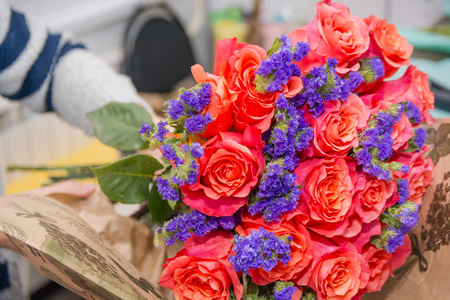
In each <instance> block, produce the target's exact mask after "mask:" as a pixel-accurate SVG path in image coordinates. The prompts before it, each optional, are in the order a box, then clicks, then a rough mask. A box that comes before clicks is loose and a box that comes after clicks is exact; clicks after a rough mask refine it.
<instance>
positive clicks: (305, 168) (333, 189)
mask: <svg viewBox="0 0 450 300" xmlns="http://www.w3.org/2000/svg"><path fill="white" fill-rule="evenodd" d="M355 168H356V162H355V161H353V160H348V162H347V160H346V159H344V158H340V157H330V158H326V159H309V160H306V161H304V162H301V163H300V165H299V166H298V167H297V168H296V169H295V171H294V172H295V174H296V175H297V177H298V178H297V180H296V184H297V185H301V186H304V188H303V193H302V195H301V196H300V200H301V201H299V202H300V204H299V206H298V207H297V210H296V213H297V215H295V216H294V218H297V219H299V220H301V222H302V223H303V224H304V225H305V226H306V227H307V228H309V229H311V230H313V231H315V232H317V233H319V234H321V235H324V236H326V237H333V236H336V235H342V234H344V233H346V235H348V236H354V235H356V234H357V233H358V232H359V231H360V230H361V223H359V226H355V225H357V224H351V222H350V219H349V217H350V216H351V215H352V214H353V212H354V209H355V205H356V202H354V201H353V200H352V195H353V189H354V184H355V183H356V180H357V174H356V169H355ZM350 225H352V227H349V226H350ZM349 228H352V231H353V232H348V231H347V229H349Z"/></svg>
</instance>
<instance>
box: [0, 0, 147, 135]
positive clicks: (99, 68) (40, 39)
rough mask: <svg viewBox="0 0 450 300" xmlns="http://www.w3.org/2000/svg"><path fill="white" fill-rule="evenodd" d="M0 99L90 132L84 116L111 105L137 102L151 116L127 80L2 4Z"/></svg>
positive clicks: (84, 51) (76, 47)
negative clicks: (53, 115)
mask: <svg viewBox="0 0 450 300" xmlns="http://www.w3.org/2000/svg"><path fill="white" fill-rule="evenodd" d="M0 95H3V96H4V97H6V98H9V99H11V100H20V101H23V102H24V103H25V104H27V105H28V106H29V107H31V109H33V110H35V111H38V112H44V111H55V112H56V113H57V114H58V115H60V116H61V117H62V118H63V119H64V120H66V121H67V122H69V123H70V124H73V125H76V126H78V127H81V128H82V129H83V130H84V131H86V132H88V133H92V129H91V127H90V123H89V121H88V119H87V118H86V116H85V114H86V113H87V112H89V111H92V110H95V109H97V108H99V107H101V106H103V105H105V104H107V103H109V102H112V101H115V102H123V103H130V102H131V103H137V104H139V105H141V106H142V107H144V108H145V109H146V110H148V111H149V112H150V113H153V111H152V109H151V107H150V106H149V105H148V104H147V103H146V102H145V101H143V100H142V98H140V97H139V95H138V94H137V93H136V90H135V88H134V86H133V84H132V83H131V80H130V79H129V78H128V77H126V76H124V75H120V74H117V73H116V72H115V71H114V70H113V69H112V68H111V67H110V66H108V65H107V64H106V63H105V62H103V61H101V60H100V59H98V58H97V57H95V56H94V55H93V54H91V53H90V52H89V51H87V50H86V49H85V48H84V47H83V46H82V45H81V44H78V43H74V42H72V41H71V40H70V39H68V37H67V35H65V34H50V33H49V32H48V31H47V29H46V27H45V26H44V25H43V24H42V23H40V22H38V21H35V20H32V19H30V18H27V17H26V16H24V15H22V14H20V13H18V12H15V11H14V10H11V9H10V7H9V6H8V4H6V3H5V2H2V1H0Z"/></svg>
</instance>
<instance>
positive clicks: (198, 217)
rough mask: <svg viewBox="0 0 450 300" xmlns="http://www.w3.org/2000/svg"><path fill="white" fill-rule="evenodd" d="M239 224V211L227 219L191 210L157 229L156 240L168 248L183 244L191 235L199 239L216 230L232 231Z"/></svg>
mask: <svg viewBox="0 0 450 300" xmlns="http://www.w3.org/2000/svg"><path fill="white" fill-rule="evenodd" d="M240 222H241V211H240V210H239V211H237V212H236V213H235V214H234V215H232V216H229V217H210V216H208V215H205V214H204V213H201V212H199V211H197V210H191V211H189V213H185V214H180V215H178V216H176V217H174V218H173V219H172V220H170V221H168V222H165V223H164V226H163V227H160V228H158V230H157V237H156V238H157V239H159V240H165V244H166V245H167V246H170V245H173V244H174V243H175V241H182V242H185V241H186V240H187V238H189V237H192V236H193V235H194V236H199V237H201V236H204V235H205V234H207V233H208V232H211V231H213V230H216V229H220V228H222V229H225V230H233V229H234V228H235V227H236V226H237V225H238V224H239V223H240Z"/></svg>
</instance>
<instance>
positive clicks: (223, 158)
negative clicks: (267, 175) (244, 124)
mask: <svg viewBox="0 0 450 300" xmlns="http://www.w3.org/2000/svg"><path fill="white" fill-rule="evenodd" d="M202 146H203V149H204V151H205V155H204V156H203V157H202V158H201V159H199V160H198V163H199V176H198V181H197V183H195V184H193V185H183V186H181V187H180V188H181V192H182V193H183V202H184V203H186V204H187V205H189V206H190V207H191V208H192V209H197V210H199V211H201V212H202V213H205V214H207V215H210V216H216V217H219V216H230V215H232V214H233V213H235V212H236V211H237V210H238V209H239V208H241V207H242V206H243V205H245V204H247V202H248V194H249V193H250V191H251V190H252V189H254V188H255V187H256V186H257V184H258V182H259V179H260V178H261V175H262V173H263V171H264V169H265V166H266V162H265V159H264V155H263V151H262V148H263V146H264V143H263V142H262V140H261V131H260V130H259V129H257V128H255V127H249V128H247V129H246V130H245V131H244V133H243V134H241V133H237V132H220V133H219V135H218V136H216V137H214V138H212V139H210V140H208V141H207V142H206V143H205V144H203V145H202Z"/></svg>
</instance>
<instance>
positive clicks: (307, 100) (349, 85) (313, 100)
mask: <svg viewBox="0 0 450 300" xmlns="http://www.w3.org/2000/svg"><path fill="white" fill-rule="evenodd" d="M336 66H337V60H336V58H330V59H328V62H327V64H326V65H325V66H318V67H314V68H313V69H312V70H311V71H310V72H309V73H308V74H307V75H305V76H303V77H302V80H303V89H302V91H301V92H300V93H299V94H298V95H297V96H295V97H294V98H293V100H294V101H295V103H296V106H297V107H302V106H303V105H305V104H306V105H307V106H308V108H309V110H310V111H311V113H312V114H313V116H314V117H315V118H317V117H319V116H320V115H321V114H322V112H323V110H324V109H325V102H326V101H330V100H336V99H340V100H341V101H346V100H347V99H348V97H349V96H350V94H351V93H352V92H353V91H354V90H355V89H356V88H357V87H358V86H359V85H360V84H361V83H362V82H364V78H363V76H362V75H361V74H360V73H358V72H350V73H349V79H343V78H341V77H340V76H339V75H338V74H337V73H336Z"/></svg>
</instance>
